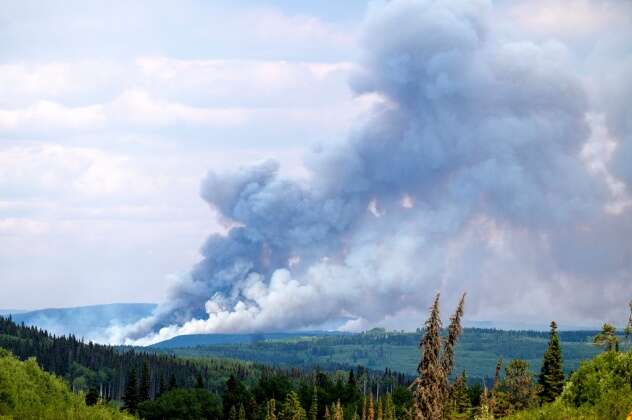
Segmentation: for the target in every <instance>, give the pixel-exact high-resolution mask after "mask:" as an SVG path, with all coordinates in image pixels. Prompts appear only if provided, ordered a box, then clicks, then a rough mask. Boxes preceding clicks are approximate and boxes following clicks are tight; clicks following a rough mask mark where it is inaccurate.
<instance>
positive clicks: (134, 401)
mask: <svg viewBox="0 0 632 420" xmlns="http://www.w3.org/2000/svg"><path fill="white" fill-rule="evenodd" d="M123 407H124V408H125V409H127V411H129V412H130V413H136V409H137V407H138V383H137V382H136V368H134V367H132V368H131V369H130V371H129V376H128V377H127V385H126V386H125V395H123Z"/></svg>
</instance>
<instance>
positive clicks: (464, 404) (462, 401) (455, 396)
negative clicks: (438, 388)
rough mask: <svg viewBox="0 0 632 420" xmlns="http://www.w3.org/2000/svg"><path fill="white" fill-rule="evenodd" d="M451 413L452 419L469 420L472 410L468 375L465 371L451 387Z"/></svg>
mask: <svg viewBox="0 0 632 420" xmlns="http://www.w3.org/2000/svg"><path fill="white" fill-rule="evenodd" d="M449 400H450V404H449V406H450V411H451V414H452V418H455V419H457V418H459V419H460V418H468V413H469V411H470V408H471V402H470V395H469V390H468V386H467V375H466V374H465V371H463V373H462V374H461V375H460V376H459V377H458V378H456V380H455V381H454V384H452V386H451V387H450V398H449Z"/></svg>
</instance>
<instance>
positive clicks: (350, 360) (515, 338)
mask: <svg viewBox="0 0 632 420" xmlns="http://www.w3.org/2000/svg"><path fill="white" fill-rule="evenodd" d="M595 334H596V331H562V332H560V339H561V340H562V351H563V357H564V368H565V370H566V372H567V373H568V372H570V371H571V370H575V369H577V368H578V366H579V362H580V361H582V360H586V359H589V358H591V357H593V356H594V355H596V354H597V353H599V351H600V350H599V349H598V348H596V347H595V346H594V345H593V344H592V337H593V336H594V335H595ZM206 337H208V336H206ZM419 338H420V335H419V333H401V332H385V331H384V330H382V329H375V330H372V331H369V332H368V333H362V334H346V335H337V336H324V337H323V336H321V337H302V338H300V337H293V338H289V339H276V340H274V339H268V340H263V341H261V340H260V341H257V342H252V341H251V342H241V343H230V344H228V343H223V344H222V343H214V344H206V345H203V344H201V342H202V341H201V339H199V341H197V342H196V341H195V340H189V339H188V338H187V337H182V336H181V337H176V338H175V339H172V340H170V341H169V343H168V345H167V347H169V348H168V349H165V351H169V352H172V353H175V354H177V355H180V356H212V357H230V358H235V359H241V360H250V361H254V362H258V363H266V364H274V365H277V366H287V367H290V366H291V367H301V368H311V367H315V366H319V367H320V368H322V369H325V370H335V369H341V368H350V367H354V366H357V365H362V366H366V367H368V368H369V369H373V370H378V371H379V370H384V369H386V368H389V369H392V370H395V371H398V372H404V373H407V374H414V373H415V371H416V368H417V364H418V363H419V348H418V344H419ZM206 339H208V338H206ZM196 340H198V339H196ZM209 340H210V339H209ZM547 341H548V332H537V331H502V330H493V329H478V328H466V329H465V330H464V333H463V336H462V337H461V340H460V341H459V344H458V346H457V355H456V369H455V371H454V372H461V371H462V370H463V369H466V370H467V372H468V375H469V377H470V378H483V377H486V376H487V377H493V375H494V368H495V365H496V361H497V360H498V358H499V357H501V356H502V357H503V359H504V360H506V361H508V360H511V359H518V358H520V359H525V360H527V361H528V362H529V363H530V365H531V369H532V371H533V372H537V371H538V370H539V369H540V363H541V361H542V354H543V353H544V350H545V348H546V345H547ZM175 343H188V345H183V346H182V347H181V348H173V344H175ZM162 345H163V344H160V343H159V344H158V345H157V346H156V347H161V346H162ZM163 348H164V347H163Z"/></svg>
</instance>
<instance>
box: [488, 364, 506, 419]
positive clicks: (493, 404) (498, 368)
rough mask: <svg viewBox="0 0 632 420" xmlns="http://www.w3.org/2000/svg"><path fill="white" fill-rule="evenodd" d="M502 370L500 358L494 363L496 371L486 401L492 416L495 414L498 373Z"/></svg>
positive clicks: (498, 383) (498, 382)
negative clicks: (489, 394)
mask: <svg viewBox="0 0 632 420" xmlns="http://www.w3.org/2000/svg"><path fill="white" fill-rule="evenodd" d="M502 368H503V358H502V356H501V357H499V358H498V360H497V361H496V370H495V371H494V382H493V384H492V392H491V396H490V398H489V401H488V406H489V412H490V414H492V415H494V414H495V413H496V411H495V410H496V394H497V392H498V385H500V372H501V370H502Z"/></svg>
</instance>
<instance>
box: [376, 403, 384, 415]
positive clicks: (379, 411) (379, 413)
mask: <svg viewBox="0 0 632 420" xmlns="http://www.w3.org/2000/svg"><path fill="white" fill-rule="evenodd" d="M383 399H384V398H379V399H378V400H377V420H384V417H383V416H382V414H383V413H382V400H383Z"/></svg>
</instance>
